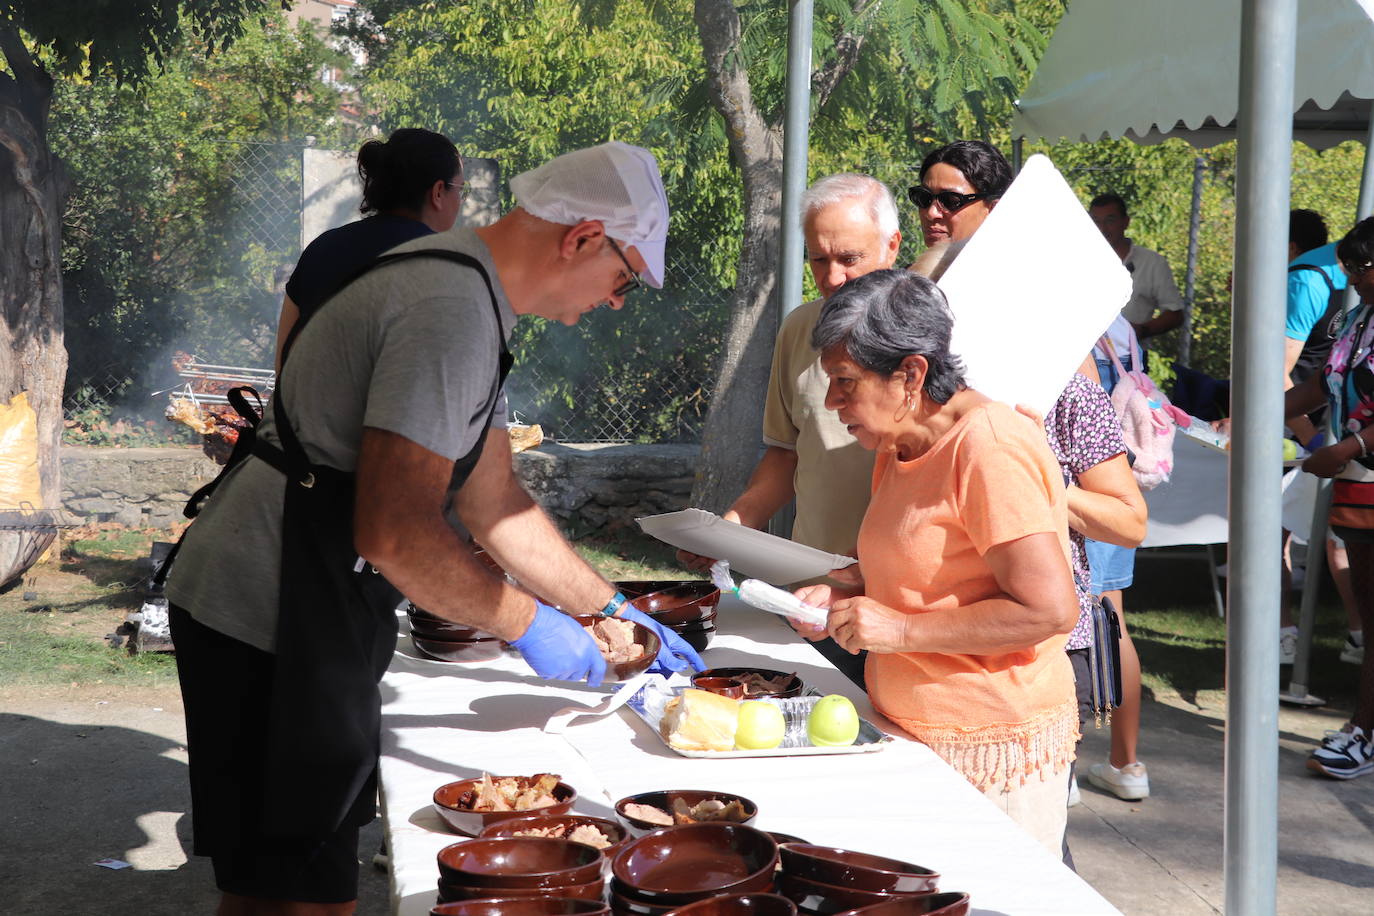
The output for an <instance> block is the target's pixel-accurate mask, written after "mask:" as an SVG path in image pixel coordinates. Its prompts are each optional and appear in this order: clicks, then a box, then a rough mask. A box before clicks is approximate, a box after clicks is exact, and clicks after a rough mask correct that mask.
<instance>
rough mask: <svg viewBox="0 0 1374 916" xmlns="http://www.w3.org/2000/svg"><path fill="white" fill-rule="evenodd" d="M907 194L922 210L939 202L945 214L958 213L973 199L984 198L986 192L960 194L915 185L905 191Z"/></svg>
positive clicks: (985, 197)
mask: <svg viewBox="0 0 1374 916" xmlns="http://www.w3.org/2000/svg"><path fill="white" fill-rule="evenodd" d="M907 196H909V197H910V198H911V202H912V203H914V204H915V205H916V206H918V207H920V208H921V209H922V210H925V209H926V208H928V207H929V206H930V205H931V204H933V203H934V204H939V205H940V209H941V210H942V211H943V212H944V214H945V215H946V216H948V215H950V214H951V213H958V212H959V211H960V210H962V209H964V208H965V207H967V206H968V205H969V204H971V203H973V202H974V201H975V200H986V199H987V196H988V195H986V194H960V193H959V192H958V191H932V190H931V189H930V188H927V187H923V186H922V185H916V187H914V188H912V189H911V190H909V191H907Z"/></svg>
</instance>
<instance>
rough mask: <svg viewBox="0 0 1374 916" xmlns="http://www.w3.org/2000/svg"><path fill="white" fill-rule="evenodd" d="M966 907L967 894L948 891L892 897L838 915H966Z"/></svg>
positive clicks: (967, 903) (967, 905)
mask: <svg viewBox="0 0 1374 916" xmlns="http://www.w3.org/2000/svg"><path fill="white" fill-rule="evenodd" d="M968 907H969V902H968V894H964V893H960V892H958V891H948V892H943V893H938V894H918V895H915V896H905V897H894V898H892V899H891V900H887V901H884V902H883V903H875V904H874V905H873V906H866V907H862V908H860V909H857V910H845V911H844V912H843V913H842V914H840V916H855V914H857V913H862V914H863V916H966V914H967V913H968Z"/></svg>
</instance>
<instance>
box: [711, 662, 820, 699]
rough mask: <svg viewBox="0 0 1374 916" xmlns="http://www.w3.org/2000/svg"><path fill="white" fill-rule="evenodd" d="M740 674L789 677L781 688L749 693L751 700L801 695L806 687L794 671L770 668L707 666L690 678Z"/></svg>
mask: <svg viewBox="0 0 1374 916" xmlns="http://www.w3.org/2000/svg"><path fill="white" fill-rule="evenodd" d="M742 674H760V675H762V676H764V677H766V678H768V679H770V680H773V679H776V678H780V677H789V678H791V680H790V681H788V682H787V686H785V687H783V688H782V689H781V690H774V691H767V692H764V693H751V694H749V699H751V700H757V699H760V698H762V697H778V698H784V697H796V696H801V692H802V690H803V689H804V688H805V687H806V685H805V684H803V683H802V679H801V678H800V677H798V676H797V675H796V674H795V673H792V672H788V671H774V670H772V669H770V668H707V669H706V670H705V671H698V672H697V673H696V674H695V675H694V676H693V678H692V679H693V680H696V678H699V677H739V676H740V675H742Z"/></svg>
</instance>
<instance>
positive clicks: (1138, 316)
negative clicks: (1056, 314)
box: [1088, 194, 1183, 355]
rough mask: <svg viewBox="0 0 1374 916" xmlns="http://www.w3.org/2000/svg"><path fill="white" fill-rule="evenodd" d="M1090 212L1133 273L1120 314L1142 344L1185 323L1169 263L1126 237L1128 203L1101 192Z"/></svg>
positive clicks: (1090, 205) (1123, 262) (1128, 226)
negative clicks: (1147, 339) (1128, 298)
mask: <svg viewBox="0 0 1374 916" xmlns="http://www.w3.org/2000/svg"><path fill="white" fill-rule="evenodd" d="M1088 215H1089V216H1091V217H1092V219H1093V222H1094V223H1095V224H1096V225H1097V228H1098V230H1099V231H1100V232H1101V233H1102V236H1103V238H1105V239H1106V240H1107V243H1108V244H1110V245H1111V246H1112V250H1113V251H1115V252H1116V255H1117V257H1119V258H1121V263H1122V264H1125V265H1126V269H1127V270H1129V271H1130V272H1131V299H1130V301H1129V302H1127V303H1126V307H1125V308H1123V309H1122V310H1121V314H1122V315H1124V316H1125V318H1126V320H1127V321H1129V322H1130V323H1131V326H1132V327H1134V328H1135V336H1136V337H1137V338H1138V339H1139V340H1140V341H1141V342H1142V343H1143V342H1144V341H1145V339H1146V338H1148V337H1154V336H1156V335H1158V334H1163V333H1164V332H1165V331H1172V330H1173V329H1174V328H1176V327H1178V326H1179V325H1181V324H1183V297H1182V296H1181V295H1179V292H1178V284H1176V283H1175V282H1174V274H1173V271H1171V270H1170V269H1169V262H1168V261H1167V260H1166V259H1165V258H1164V255H1162V254H1160V253H1159V252H1156V251H1151V250H1150V249H1148V248H1141V247H1140V246H1139V245H1137V244H1135V243H1134V242H1132V241H1131V240H1130V239H1129V238H1127V237H1126V230H1127V229H1129V228H1130V226H1131V217H1130V214H1129V213H1128V212H1127V211H1126V202H1125V201H1124V200H1122V199H1121V198H1120V197H1119V196H1117V195H1116V194H1099V195H1097V196H1096V197H1094V198H1093V199H1092V203H1090V204H1088ZM1121 355H1124V354H1121Z"/></svg>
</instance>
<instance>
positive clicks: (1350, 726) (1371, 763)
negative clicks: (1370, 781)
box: [1307, 722, 1374, 779]
mask: <svg viewBox="0 0 1374 916" xmlns="http://www.w3.org/2000/svg"><path fill="white" fill-rule="evenodd" d="M1307 768H1308V769H1309V770H1312V771H1313V772H1316V773H1325V774H1326V775H1327V776H1332V777H1334V778H1336V779H1354V778H1355V777H1356V776H1363V775H1364V774H1366V773H1370V772H1374V745H1371V744H1370V736H1369V732H1367V731H1364V730H1363V729H1359V728H1356V727H1355V725H1354V723H1351V722H1347V723H1346V724H1345V727H1344V728H1342V729H1341V730H1340V731H1337V732H1327V733H1326V737H1325V738H1323V739H1322V743H1321V746H1320V747H1318V748H1317V749H1316V750H1315V751H1313V752H1312V756H1310V757H1308V758H1307Z"/></svg>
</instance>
